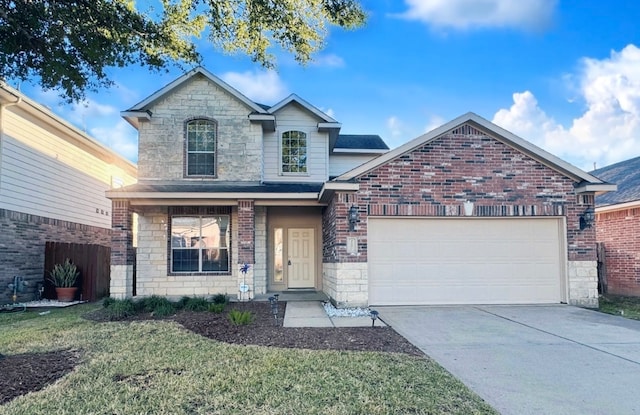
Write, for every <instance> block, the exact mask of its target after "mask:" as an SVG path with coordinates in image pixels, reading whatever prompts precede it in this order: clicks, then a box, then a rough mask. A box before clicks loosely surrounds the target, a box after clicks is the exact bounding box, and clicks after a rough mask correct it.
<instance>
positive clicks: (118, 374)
mask: <svg viewBox="0 0 640 415" xmlns="http://www.w3.org/2000/svg"><path fill="white" fill-rule="evenodd" d="M96 308H99V306H97V305H90V304H88V305H82V306H77V307H73V308H69V309H64V310H53V311H51V313H50V314H47V315H44V316H40V315H38V314H37V313H31V312H28V313H20V314H4V315H0V351H1V352H2V353H5V354H14V353H24V352H42V351H52V350H61V349H68V348H69V349H77V350H80V351H81V352H82V362H81V363H80V365H79V366H78V367H77V368H76V369H75V370H74V371H73V372H72V373H70V374H68V375H67V376H65V377H63V378H62V379H60V380H59V381H58V382H56V383H55V384H53V385H50V386H48V387H47V388H45V389H44V390H42V391H39V392H36V393H31V394H29V395H25V396H22V397H19V398H17V399H15V400H13V401H11V402H9V403H7V404H5V405H3V406H0V414H49V413H51V414H53V413H55V414H94V413H95V414H97V413H109V414H112V413H113V414H176V413H193V414H298V413H300V414H323V415H325V414H328V415H332V414H430V413H432V414H446V413H452V414H495V413H496V412H495V411H493V410H492V409H491V408H490V407H489V406H488V405H486V404H485V403H484V402H483V401H482V400H481V399H480V398H479V397H477V396H476V395H474V394H473V393H472V392H470V391H469V390H468V389H467V388H466V387H465V386H464V385H463V384H461V383H460V382H459V381H457V380H456V379H455V378H453V377H452V376H451V375H450V374H448V373H447V372H446V371H445V370H444V369H442V368H441V367H440V366H438V365H437V364H436V363H434V362H433V361H431V360H429V359H423V358H415V357H410V356H406V355H401V354H388V353H371V352H366V353H365V352H338V351H311V350H296V349H278V348H267V347H257V346H240V345H229V344H225V343H219V342H216V341H212V340H209V339H206V338H203V337H200V336H198V335H196V334H194V333H191V332H189V331H187V330H185V329H183V328H182V327H181V326H179V325H178V324H176V323H175V322H172V321H137V322H109V323H95V322H92V321H87V320H84V319H82V318H81V315H82V314H83V313H85V312H87V311H91V310H94V309H96Z"/></svg>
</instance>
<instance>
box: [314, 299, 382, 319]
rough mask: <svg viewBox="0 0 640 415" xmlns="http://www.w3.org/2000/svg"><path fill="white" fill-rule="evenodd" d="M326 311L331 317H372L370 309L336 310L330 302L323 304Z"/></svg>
mask: <svg viewBox="0 0 640 415" xmlns="http://www.w3.org/2000/svg"><path fill="white" fill-rule="evenodd" d="M322 305H323V307H324V311H326V312H327V315H328V316H329V317H370V316H371V310H369V308H360V307H352V308H335V307H334V306H333V304H331V303H330V302H328V301H327V302H324V303H322Z"/></svg>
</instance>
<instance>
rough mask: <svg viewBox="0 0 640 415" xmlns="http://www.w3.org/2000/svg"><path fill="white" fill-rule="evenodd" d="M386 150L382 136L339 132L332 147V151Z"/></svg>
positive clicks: (386, 146) (378, 151)
mask: <svg viewBox="0 0 640 415" xmlns="http://www.w3.org/2000/svg"><path fill="white" fill-rule="evenodd" d="M388 150H389V146H388V145H387V144H386V143H385V142H384V140H383V139H382V137H380V136H379V135H372V134H366V135H365V134H340V135H338V140H337V141H336V145H335V147H334V148H333V152H334V153H364V152H375V153H384V152H387V151H388Z"/></svg>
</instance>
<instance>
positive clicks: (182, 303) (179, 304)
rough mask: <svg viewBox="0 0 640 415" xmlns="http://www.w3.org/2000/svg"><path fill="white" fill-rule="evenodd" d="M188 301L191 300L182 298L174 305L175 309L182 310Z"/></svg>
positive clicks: (186, 297)
mask: <svg viewBox="0 0 640 415" xmlns="http://www.w3.org/2000/svg"><path fill="white" fill-rule="evenodd" d="M189 300H191V297H189V296H187V295H185V296H184V297H182V298H181V299H180V300H179V301H178V302H177V303H176V308H178V309H183V308H184V306H185V305H187V303H188V302H189Z"/></svg>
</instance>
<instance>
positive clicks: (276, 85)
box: [221, 71, 286, 104]
mask: <svg viewBox="0 0 640 415" xmlns="http://www.w3.org/2000/svg"><path fill="white" fill-rule="evenodd" d="M221 78H222V79H223V80H224V81H225V82H227V83H228V84H229V85H231V86H233V87H234V88H236V89H237V90H238V91H240V92H242V93H243V94H244V95H246V96H247V97H249V98H250V99H252V100H254V101H258V102H264V103H267V104H269V103H275V102H276V101H280V100H281V99H283V98H284V97H285V95H286V87H285V85H284V84H283V83H282V81H281V80H280V78H279V77H278V74H277V73H275V72H274V71H266V72H257V71H254V72H251V71H247V72H242V73H238V72H227V73H225V74H223V75H222V76H221Z"/></svg>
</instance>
